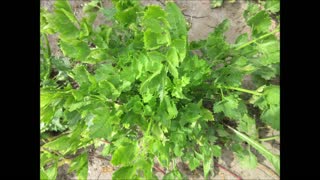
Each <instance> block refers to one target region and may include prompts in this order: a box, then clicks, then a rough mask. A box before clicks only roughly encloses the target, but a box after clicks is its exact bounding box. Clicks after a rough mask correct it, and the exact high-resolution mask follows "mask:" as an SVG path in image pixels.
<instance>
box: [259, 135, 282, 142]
mask: <svg viewBox="0 0 320 180" xmlns="http://www.w3.org/2000/svg"><path fill="white" fill-rule="evenodd" d="M279 138H280V136H271V137H267V138H262V139H259V141H271V140H275V139H279Z"/></svg>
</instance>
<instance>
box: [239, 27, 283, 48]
mask: <svg viewBox="0 0 320 180" xmlns="http://www.w3.org/2000/svg"><path fill="white" fill-rule="evenodd" d="M279 31H280V29H279V28H277V29H275V30H274V31H272V32H269V33H267V34H264V35H262V36H260V37H258V38H257V39H254V40H251V41H249V42H247V43H244V44H242V45H241V46H239V47H237V48H236V49H235V50H236V51H237V50H240V49H242V48H244V47H246V46H249V45H250V44H252V43H255V42H256V41H258V40H260V39H263V38H266V37H268V36H270V35H272V34H274V33H276V32H279Z"/></svg>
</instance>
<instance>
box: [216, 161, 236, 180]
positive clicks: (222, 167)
mask: <svg viewBox="0 0 320 180" xmlns="http://www.w3.org/2000/svg"><path fill="white" fill-rule="evenodd" d="M216 165H217V166H218V167H219V168H221V169H223V170H225V171H227V172H228V173H230V174H232V175H233V176H234V177H236V178H237V179H238V180H242V178H241V177H240V176H238V175H236V174H235V173H233V172H231V171H230V170H229V169H227V168H225V167H224V166H222V165H220V164H218V163H216Z"/></svg>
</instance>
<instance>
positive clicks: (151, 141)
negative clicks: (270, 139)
mask: <svg viewBox="0 0 320 180" xmlns="http://www.w3.org/2000/svg"><path fill="white" fill-rule="evenodd" d="M112 2H113V7H112V8H110V9H105V8H104V7H102V3H101V2H100V1H98V0H93V1H91V2H89V3H87V4H86V5H85V6H84V7H83V12H84V16H83V18H82V19H77V18H76V17H75V16H74V14H73V11H72V8H71V6H70V4H69V2H68V1H67V0H58V1H56V2H55V3H54V10H53V12H49V11H48V10H46V9H41V14H40V22H41V24H40V25H41V27H40V28H41V42H40V43H41V51H40V54H41V59H40V61H41V67H40V68H41V74H40V77H41V84H40V86H41V94H40V99H41V107H40V108H41V116H40V120H41V164H40V165H41V167H40V173H41V179H56V177H57V169H58V167H59V166H61V165H63V164H69V165H70V168H69V172H75V173H76V175H77V177H78V178H79V179H86V178H87V176H88V157H89V155H88V150H89V149H90V148H91V147H92V145H93V146H94V147H99V146H104V149H103V151H102V155H103V156H108V155H112V159H111V163H112V164H113V165H114V166H117V167H118V169H117V171H115V172H114V173H113V176H112V178H113V179H136V178H147V179H157V177H156V176H155V175H154V169H153V167H154V166H155V164H159V165H160V166H162V167H163V168H165V172H166V175H165V176H164V179H176V178H178V179H182V178H185V175H183V174H182V173H181V172H180V171H179V169H178V168H177V166H176V159H178V158H179V159H181V160H182V161H183V162H184V163H186V164H188V166H189V168H190V170H191V171H193V170H195V169H197V168H198V167H200V166H202V168H203V174H204V176H205V177H206V178H207V177H208V176H209V174H210V173H213V168H214V159H213V158H217V157H220V156H221V153H222V152H221V151H222V148H223V147H226V148H230V149H231V150H232V151H234V152H235V154H236V155H237V157H238V159H239V160H240V161H241V163H242V164H243V165H244V166H245V167H248V168H254V167H255V166H256V164H257V159H256V157H255V155H254V154H253V153H252V152H251V150H250V149H251V148H253V149H256V150H257V151H258V152H259V153H261V154H262V155H263V156H265V157H266V159H268V160H270V161H271V162H272V164H273V165H274V166H275V169H276V171H277V172H278V173H279V169H280V167H279V157H278V156H277V155H274V154H272V153H271V152H269V151H268V150H266V149H265V148H264V147H263V145H262V144H260V142H259V135H258V134H259V133H258V127H257V124H256V119H254V118H253V111H252V109H253V108H254V106H255V107H256V109H257V111H259V113H258V115H260V116H259V117H260V119H261V120H262V121H263V122H264V123H266V124H267V125H270V126H271V127H272V128H274V129H278V130H279V128H280V125H279V122H280V118H279V107H280V103H279V85H275V84H272V83H271V82H272V81H271V80H272V79H273V78H276V77H277V76H279V68H278V67H279V40H278V38H277V37H276V36H275V35H274V34H275V33H276V32H278V31H279V28H278V27H277V28H276V29H275V30H273V31H271V32H270V24H271V22H270V21H271V19H270V16H269V12H267V11H265V10H258V9H257V7H256V6H255V5H252V4H250V5H249V7H248V10H247V11H246V12H245V14H244V17H245V18H246V20H247V23H248V25H249V26H251V28H252V35H251V37H250V38H249V35H248V34H242V35H240V36H239V37H238V39H237V40H236V42H235V43H234V44H230V43H228V42H227V41H226V40H225V36H224V33H225V32H226V31H227V29H228V26H229V21H228V20H225V21H223V22H222V23H221V24H220V25H218V26H217V27H216V28H215V29H214V31H213V32H212V33H210V34H209V36H208V38H207V39H206V40H201V41H197V42H189V41H188V29H187V25H186V21H185V18H184V16H183V14H182V13H181V11H180V9H179V8H178V6H177V5H175V4H174V3H173V2H167V3H166V5H165V7H164V8H162V7H160V6H156V5H150V6H147V7H143V6H141V5H140V4H139V2H138V1H132V0H130V1H129V0H113V1H112ZM268 7H272V8H271V9H272V10H270V9H269V10H270V11H271V12H274V9H275V8H274V6H273V5H268ZM98 14H102V15H104V16H105V18H106V20H108V21H109V24H108V25H107V24H100V25H96V24H95V19H96V17H97V15H98ZM53 34H56V35H57V36H58V44H59V47H60V50H61V52H62V54H63V56H62V57H55V56H53V55H52V52H51V50H50V44H49V41H48V36H50V35H53ZM196 51H198V52H200V55H199V53H196ZM246 75H251V76H252V77H254V78H253V79H254V80H255V85H256V86H257V87H256V89H245V88H243V87H242V83H241V82H242V79H243V77H244V76H246ZM260 113H261V114H260ZM57 132H58V133H57ZM245 142H246V143H247V144H245ZM244 147H245V148H244Z"/></svg>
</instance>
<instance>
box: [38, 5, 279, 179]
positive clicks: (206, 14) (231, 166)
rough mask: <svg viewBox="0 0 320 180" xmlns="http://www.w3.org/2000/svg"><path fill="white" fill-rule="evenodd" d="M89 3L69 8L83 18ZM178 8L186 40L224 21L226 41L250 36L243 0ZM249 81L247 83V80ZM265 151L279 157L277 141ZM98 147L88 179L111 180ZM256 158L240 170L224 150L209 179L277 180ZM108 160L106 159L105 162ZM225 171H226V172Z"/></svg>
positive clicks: (53, 40)
mask: <svg viewBox="0 0 320 180" xmlns="http://www.w3.org/2000/svg"><path fill="white" fill-rule="evenodd" d="M88 1H89V0H70V3H71V5H72V8H73V9H74V12H75V15H76V16H77V17H78V18H81V16H82V10H81V9H82V7H83V5H84V4H85V3H86V2H88ZM159 1H161V2H164V0H141V2H142V4H144V5H148V4H157V5H162V3H161V2H159ZM40 2H41V7H44V8H47V9H49V10H52V4H53V3H54V0H41V1H40ZM175 2H176V3H177V4H178V6H179V7H180V8H181V9H182V11H183V13H184V15H185V17H186V19H187V21H188V22H189V23H190V24H191V29H190V30H189V40H191V41H192V40H199V39H205V38H206V37H207V35H208V33H209V32H211V31H212V30H213V29H214V27H215V26H216V25H217V24H219V23H220V22H222V21H223V20H224V19H229V20H230V21H231V26H230V28H229V30H228V31H227V33H226V37H227V40H228V41H229V42H233V41H235V39H236V37H237V36H238V35H240V34H242V33H245V32H247V33H249V34H250V29H249V28H248V26H247V25H246V23H245V22H244V19H243V17H242V14H243V11H244V10H245V8H246V5H247V3H246V1H245V0H237V1H236V3H228V2H225V3H224V5H223V6H222V7H220V8H216V9H211V8H210V0H175ZM103 3H104V5H105V7H110V5H111V4H110V0H103ZM101 23H106V22H105V20H104V19H103V17H98V18H97V21H96V24H101ZM49 41H50V43H51V48H52V52H53V53H54V54H55V55H61V52H60V51H59V48H58V46H57V38H56V37H55V36H51V37H49ZM247 81H248V80H247ZM260 134H261V136H263V137H266V136H273V135H279V132H276V131H274V130H271V129H269V128H266V129H263V130H261V131H260ZM263 144H264V145H265V146H266V148H267V149H269V150H271V151H272V152H273V153H276V154H280V141H279V140H273V141H268V142H264V143H263ZM100 151H101V148H100V149H99V148H98V149H97V150H95V151H93V152H92V153H91V155H90V163H89V176H88V179H90V180H91V179H92V180H93V179H99V180H106V179H111V177H112V173H113V171H114V170H115V169H116V167H113V166H112V165H111V163H110V162H109V160H110V159H111V157H109V158H103V157H101V156H99V152H100ZM257 155H258V161H259V165H258V168H256V169H252V170H248V169H244V168H242V167H241V166H240V165H239V163H238V161H237V160H236V158H235V157H234V156H233V155H232V153H231V152H230V151H228V150H226V149H224V150H223V153H222V157H221V158H220V159H219V160H218V163H219V164H220V165H221V166H223V167H224V168H221V167H216V168H215V176H213V177H210V179H216V180H218V179H226V180H229V179H237V177H235V176H234V175H232V174H231V173H230V172H232V173H234V174H236V175H238V176H239V177H241V178H242V179H268V180H269V179H279V176H277V175H276V174H275V173H274V169H273V167H272V165H271V164H270V163H269V162H268V161H267V160H266V159H265V158H264V157H262V156H261V155H259V154H257ZM108 159H109V160H108ZM225 168H226V169H228V170H225ZM67 169H68V166H67V165H64V166H62V167H61V168H60V169H59V173H58V174H59V175H58V178H57V179H58V180H69V179H76V177H75V176H74V174H67ZM179 169H180V170H181V171H182V172H183V173H184V174H186V175H187V176H188V178H189V179H204V178H203V176H202V171H201V170H198V171H195V172H193V173H192V172H190V171H188V170H187V168H185V167H184V165H182V164H179ZM156 174H157V175H158V177H159V178H160V179H161V178H162V177H163V174H162V173H160V172H157V173H156Z"/></svg>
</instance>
